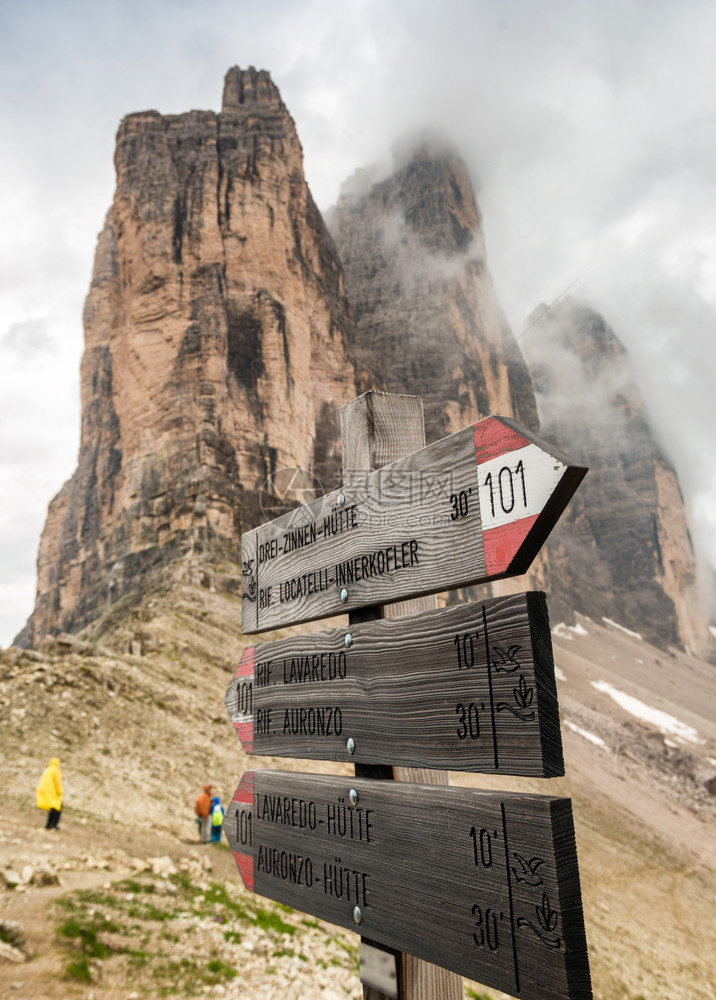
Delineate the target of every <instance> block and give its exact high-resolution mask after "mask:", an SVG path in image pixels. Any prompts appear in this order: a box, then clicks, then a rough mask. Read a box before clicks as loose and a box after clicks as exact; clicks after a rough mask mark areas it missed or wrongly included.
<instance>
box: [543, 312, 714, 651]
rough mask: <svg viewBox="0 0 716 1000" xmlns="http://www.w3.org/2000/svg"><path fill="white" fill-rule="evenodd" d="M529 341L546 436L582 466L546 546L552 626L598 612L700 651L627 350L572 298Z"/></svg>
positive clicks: (677, 541)
mask: <svg viewBox="0 0 716 1000" xmlns="http://www.w3.org/2000/svg"><path fill="white" fill-rule="evenodd" d="M532 333H533V335H532V336H531V340H530V342H529V344H526V350H527V353H528V359H529V362H530V368H531V371H532V374H533V376H534V380H535V386H536V389H537V400H538V405H539V409H540V416H541V419H542V428H543V431H544V434H545V436H546V437H548V438H550V440H553V441H554V442H555V443H556V444H558V445H560V446H561V447H562V448H564V449H565V451H567V452H568V453H569V454H571V455H572V456H573V457H574V458H577V459H579V460H581V461H583V462H584V463H585V464H586V465H588V466H589V467H590V471H589V474H588V476H587V477H586V479H585V480H584V482H583V483H582V485H581V486H580V488H579V490H578V491H577V493H576V495H575V497H574V499H573V500H572V502H571V503H570V505H569V507H568V508H567V512H566V514H565V515H564V516H563V518H562V519H561V520H560V522H559V523H558V525H557V527H556V528H555V529H554V531H553V533H552V535H551V537H550V540H549V542H548V543H547V548H548V552H549V558H550V566H551V570H552V573H551V579H550V583H549V587H550V590H551V592H552V596H551V598H550V610H551V614H552V617H553V619H554V620H559V618H567V619H569V618H570V616H571V614H572V612H573V611H574V610H577V611H580V612H582V613H584V614H587V615H589V616H590V617H593V618H596V619H597V620H599V619H600V618H601V617H602V616H606V617H608V618H611V619H613V620H616V621H617V622H619V623H620V624H623V625H625V626H627V627H629V628H632V629H634V630H636V631H638V632H640V633H642V634H643V635H644V636H645V638H648V639H650V640H651V641H654V642H656V643H657V644H660V645H664V644H669V643H673V644H675V645H684V646H685V647H686V649H688V650H690V651H692V652H695V653H699V654H705V653H706V651H707V648H708V628H707V626H708V622H707V619H706V615H705V611H704V609H703V608H702V605H701V601H700V597H699V589H698V585H697V577H696V564H695V557H694V552H693V547H692V543H691V538H690V535H689V531H688V527H687V524H686V518H685V512H684V504H683V499H682V496H681V491H680V489H679V484H678V481H677V478H676V474H675V472H674V470H673V468H672V467H671V466H670V464H669V463H668V461H667V460H666V458H665V457H664V455H663V454H662V452H661V450H660V448H659V446H658V444H657V443H656V441H655V440H654V437H653V435H652V433H651V430H650V427H649V423H648V418H647V414H646V411H645V408H644V404H643V402H642V400H641V396H640V394H639V391H638V389H637V387H636V384H635V382H634V377H633V374H632V371H631V366H630V363H629V359H628V356H627V354H626V352H625V350H624V348H623V347H622V345H621V343H620V342H619V340H618V339H617V337H616V335H615V334H614V332H613V331H612V330H611V329H610V327H609V326H608V325H607V324H606V322H605V321H604V319H603V318H602V317H601V316H600V315H598V314H597V313H595V312H594V311H593V310H591V309H590V308H588V307H586V306H583V305H580V304H579V303H577V302H574V301H573V300H569V299H567V300H565V301H564V302H563V303H560V304H559V305H558V306H556V307H554V308H553V309H552V310H550V312H549V313H547V314H546V315H545V316H543V318H542V319H541V320H540V321H539V323H538V324H536V325H535V327H534V329H533V332H532Z"/></svg>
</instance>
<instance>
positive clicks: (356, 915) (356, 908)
mask: <svg viewBox="0 0 716 1000" xmlns="http://www.w3.org/2000/svg"><path fill="white" fill-rule="evenodd" d="M353 919H354V920H355V922H356V923H357V924H359V923H360V922H361V920H362V919H363V914H362V913H361V911H360V906H354V907H353Z"/></svg>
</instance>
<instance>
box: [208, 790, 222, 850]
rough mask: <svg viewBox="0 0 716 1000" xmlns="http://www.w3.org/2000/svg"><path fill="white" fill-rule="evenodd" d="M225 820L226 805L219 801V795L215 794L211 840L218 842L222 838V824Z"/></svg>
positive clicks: (212, 804) (212, 808)
mask: <svg viewBox="0 0 716 1000" xmlns="http://www.w3.org/2000/svg"><path fill="white" fill-rule="evenodd" d="M223 821H224V807H223V806H222V805H220V803H219V796H218V795H215V796H214V801H213V802H212V803H211V842H212V844H218V843H219V841H220V840H221V824H222V823H223Z"/></svg>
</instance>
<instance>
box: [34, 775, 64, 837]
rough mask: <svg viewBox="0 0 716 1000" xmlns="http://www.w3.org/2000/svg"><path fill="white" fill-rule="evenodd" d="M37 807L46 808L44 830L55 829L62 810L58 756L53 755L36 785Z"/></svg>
mask: <svg viewBox="0 0 716 1000" xmlns="http://www.w3.org/2000/svg"><path fill="white" fill-rule="evenodd" d="M37 808H38V809H46V810H47V823H45V829H46V830H56V829H57V825H58V823H59V822H60V813H61V812H62V772H61V771H60V759H59V757H53V758H52V760H51V761H50V763H49V764H48V765H47V767H46V768H45V770H44V771H43V772H42V777H41V778H40V783H39V785H38V786H37Z"/></svg>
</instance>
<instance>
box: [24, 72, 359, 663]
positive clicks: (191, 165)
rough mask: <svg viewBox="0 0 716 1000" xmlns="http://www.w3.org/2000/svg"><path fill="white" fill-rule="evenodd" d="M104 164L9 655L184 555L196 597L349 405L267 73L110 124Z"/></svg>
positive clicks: (315, 460) (325, 247) (314, 239)
mask: <svg viewBox="0 0 716 1000" xmlns="http://www.w3.org/2000/svg"><path fill="white" fill-rule="evenodd" d="M115 166H116V173H117V187H116V192H115V196H114V202H113V204H112V207H111V209H110V211H109V212H108V214H107V218H106V221H105V225H104V229H103V230H102V232H101V234H100V236H99V240H98V244H97V251H96V256H95V265H94V273H93V276H92V284H91V287H90V292H89V295H88V297H87V301H86V306H85V312H84V329H85V350H84V356H83V359H82V374H81V385H82V430H81V443H80V450H79V458H78V464H77V470H76V471H75V473H74V475H73V476H72V478H71V479H70V480H69V482H67V483H66V484H65V486H64V487H63V488H62V490H61V491H60V493H59V494H58V495H57V496H56V497H55V498H54V500H53V501H52V502H51V504H50V509H49V512H48V517H47V522H46V524H45V529H44V531H43V534H42V539H41V542H40V550H39V555H38V583H37V599H36V606H35V610H34V612H33V614H32V616H31V617H30V619H29V620H28V622H27V625H26V626H25V628H24V630H23V631H22V632H21V633H20V635H19V636H18V639H17V641H18V642H20V643H22V644H30V643H32V642H34V641H35V640H36V639H37V638H38V636H40V635H42V634H43V633H44V632H47V631H53V632H56V631H58V630H60V629H76V628H79V627H81V626H82V625H83V624H84V623H86V622H87V621H88V620H90V619H91V618H93V617H95V616H96V615H97V614H99V613H100V612H101V611H102V610H103V609H104V608H105V607H106V606H107V605H108V604H109V603H111V602H113V601H115V600H117V599H118V598H119V597H121V596H122V595H123V594H125V593H127V592H129V591H139V590H141V588H142V586H143V585H144V582H145V581H146V578H147V574H148V573H151V572H152V571H153V570H156V569H157V568H162V567H165V566H166V565H167V563H170V562H174V561H175V560H176V558H177V556H178V555H180V554H185V553H186V552H187V551H194V552H197V553H202V559H201V560H200V562H201V564H202V565H203V567H204V568H203V569H201V571H200V572H201V574H202V576H203V578H205V579H206V577H207V575H208V577H210V576H211V572H210V569H209V570H207V568H206V567H207V565H208V566H209V567H210V566H211V563H212V561H214V562H216V561H219V560H220V559H221V558H222V557H223V556H225V555H230V556H231V557H232V558H234V559H237V560H238V548H239V546H238V541H239V538H240V535H241V531H242V530H244V529H245V528H247V527H249V526H251V525H252V524H254V523H256V521H257V519H258V517H259V505H260V496H261V490H262V486H263V484H265V483H266V480H267V479H268V480H269V481H270V482H271V477H274V476H276V474H277V473H279V472H280V470H281V469H284V468H287V469H293V468H297V469H301V470H305V471H306V472H307V473H313V474H315V475H316V476H317V477H318V479H319V480H321V479H325V478H326V477H327V476H328V475H329V474H330V473H331V470H332V469H333V468H334V467H335V468H340V461H339V458H340V456H336V455H335V454H334V453H333V450H334V449H335V448H336V447H340V443H339V434H338V431H337V419H338V418H337V406H338V405H341V404H342V403H344V402H346V401H347V400H349V399H350V398H351V397H352V396H354V395H355V380H354V369H353V365H352V363H351V362H350V359H349V358H348V356H347V353H346V344H348V343H350V341H351V339H352V327H351V320H350V312H349V310H348V307H347V303H346V301H345V297H344V293H343V285H342V280H343V279H342V271H341V266H340V263H339V260H338V257H337V254H336V250H335V247H334V244H333V240H332V239H331V237H330V235H329V234H328V231H327V230H326V228H325V226H324V223H323V220H322V218H321V215H320V213H319V212H318V210H317V208H316V206H315V204H314V202H313V199H312V197H311V193H310V191H309V189H308V186H307V184H306V180H305V177H304V173H303V154H302V150H301V145H300V142H299V140H298V136H297V134H296V129H295V125H294V122H293V120H292V119H291V116H290V115H289V113H288V111H287V110H286V108H285V106H284V104H283V102H282V100H281V97H280V94H279V92H278V90H277V88H276V87H275V85H274V84H273V82H272V80H271V78H270V76H269V74H268V73H266V72H264V71H260V72H257V71H256V70H255V69H253V68H251V69H249V70H241V69H239V68H237V67H234V68H233V69H231V70H229V72H228V74H227V76H226V79H225V84H224V96H223V104H222V110H221V112H220V113H219V114H215V113H214V112H211V111H191V112H189V113H187V114H181V115H161V114H159V113H158V112H156V111H147V112H143V113H140V114H132V115H129V116H128V117H127V118H125V119H124V120H123V121H122V123H121V125H120V127H119V131H118V134H117V146H116V153H115ZM291 478H292V477H291V474H290V473H289V479H291ZM329 485H330V486H331V487H332V486H333V483H332V482H331V483H330V484H329ZM269 488H270V486H269ZM189 562H191V561H189ZM187 565H188V564H187V562H186V560H184V566H185V567H186V566H187ZM197 565H199V563H197Z"/></svg>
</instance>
